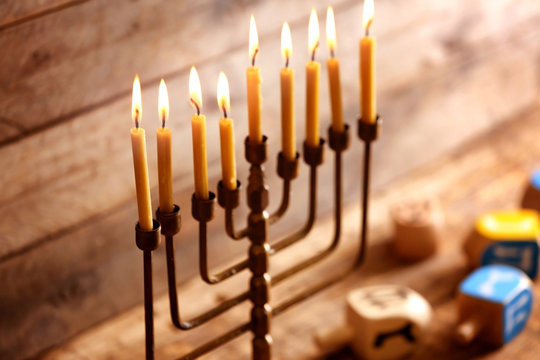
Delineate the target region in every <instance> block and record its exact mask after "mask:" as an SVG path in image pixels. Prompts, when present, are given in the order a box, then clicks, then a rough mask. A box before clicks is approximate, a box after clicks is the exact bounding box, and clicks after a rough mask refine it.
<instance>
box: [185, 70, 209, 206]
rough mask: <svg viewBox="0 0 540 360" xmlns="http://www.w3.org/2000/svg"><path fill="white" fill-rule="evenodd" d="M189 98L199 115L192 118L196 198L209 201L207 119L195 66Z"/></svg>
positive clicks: (190, 79)
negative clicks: (202, 110) (203, 113)
mask: <svg viewBox="0 0 540 360" xmlns="http://www.w3.org/2000/svg"><path fill="white" fill-rule="evenodd" d="M189 96H190V100H191V103H192V104H193V106H195V109H196V110H197V113H196V114H194V115H193V116H192V117H191V135H192V139H193V175H194V179H195V196H196V197H197V198H198V199H204V200H207V199H208V198H209V192H208V166H207V159H206V118H205V116H204V115H201V108H202V94H201V82H200V80H199V75H198V74H197V70H196V69H195V67H194V66H192V67H191V72H190V73H189Z"/></svg>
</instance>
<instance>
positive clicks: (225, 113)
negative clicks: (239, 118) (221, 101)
mask: <svg viewBox="0 0 540 360" xmlns="http://www.w3.org/2000/svg"><path fill="white" fill-rule="evenodd" d="M221 109H222V110H223V117H224V118H225V119H226V118H227V109H226V108H225V106H223V107H222V108H221Z"/></svg>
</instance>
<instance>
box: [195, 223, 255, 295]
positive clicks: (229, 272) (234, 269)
mask: <svg viewBox="0 0 540 360" xmlns="http://www.w3.org/2000/svg"><path fill="white" fill-rule="evenodd" d="M247 267H248V261H247V260H242V261H240V262H238V263H236V264H234V265H233V266H231V267H229V268H227V269H225V270H223V271H221V272H219V273H217V274H214V275H212V274H209V270H208V236H207V226H206V222H203V221H201V222H199V272H200V274H201V278H202V279H203V280H204V281H205V282H206V283H208V284H211V285H213V284H217V283H219V282H221V281H223V280H225V279H227V278H229V277H231V276H233V275H235V274H237V273H238V272H240V271H242V270H244V269H247Z"/></svg>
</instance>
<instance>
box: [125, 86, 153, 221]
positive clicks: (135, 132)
mask: <svg viewBox="0 0 540 360" xmlns="http://www.w3.org/2000/svg"><path fill="white" fill-rule="evenodd" d="M131 116H132V118H133V121H134V122H135V127H134V128H132V129H131V132H130V134H131V150H132V152H133V168H134V170H135V188H136V191H137V207H138V211H139V226H140V228H141V229H143V230H152V229H153V227H154V226H153V223H152V201H151V199H150V181H149V179H148V164H147V160H146V138H145V134H144V129H143V128H141V127H139V125H140V122H141V119H142V101H141V82H140V81H139V76H138V75H135V80H134V81H133V97H132V105H131Z"/></svg>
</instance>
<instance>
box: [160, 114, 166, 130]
mask: <svg viewBox="0 0 540 360" xmlns="http://www.w3.org/2000/svg"><path fill="white" fill-rule="evenodd" d="M161 127H162V128H163V129H165V116H163V117H162V118H161Z"/></svg>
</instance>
